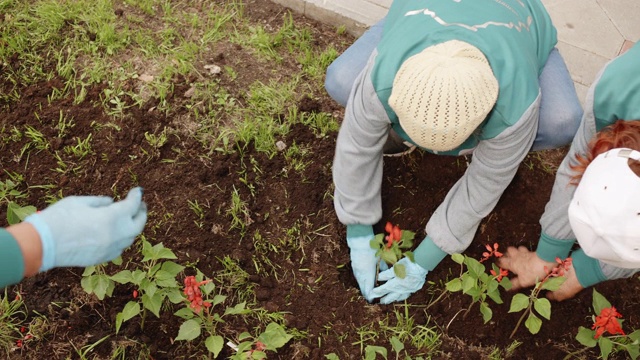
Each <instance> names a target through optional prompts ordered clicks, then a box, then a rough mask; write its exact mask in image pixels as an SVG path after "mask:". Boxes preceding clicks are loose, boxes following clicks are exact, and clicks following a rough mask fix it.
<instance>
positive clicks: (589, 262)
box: [571, 249, 607, 288]
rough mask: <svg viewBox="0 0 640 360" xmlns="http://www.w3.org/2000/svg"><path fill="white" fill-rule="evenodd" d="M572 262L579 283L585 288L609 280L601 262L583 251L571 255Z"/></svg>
mask: <svg viewBox="0 0 640 360" xmlns="http://www.w3.org/2000/svg"><path fill="white" fill-rule="evenodd" d="M571 262H572V264H573V268H574V269H575V271H576V277H578V282H579V283H580V285H582V287H583V288H588V287H589V286H593V285H595V284H597V283H601V282H603V281H606V280H607V277H606V276H604V273H603V272H602V268H601V267H600V262H599V261H598V260H596V259H594V258H591V257H589V256H588V255H587V254H585V253H584V251H582V249H578V250H576V251H574V252H573V253H571Z"/></svg>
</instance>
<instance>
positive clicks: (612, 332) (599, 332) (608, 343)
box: [567, 289, 640, 360]
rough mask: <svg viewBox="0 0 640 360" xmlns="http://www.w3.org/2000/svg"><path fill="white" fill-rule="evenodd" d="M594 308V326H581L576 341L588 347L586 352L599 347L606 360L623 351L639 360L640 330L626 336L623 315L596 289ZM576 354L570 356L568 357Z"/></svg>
mask: <svg viewBox="0 0 640 360" xmlns="http://www.w3.org/2000/svg"><path fill="white" fill-rule="evenodd" d="M592 307H593V311H594V315H592V320H593V325H591V328H585V327H583V326H580V328H579V329H578V335H577V336H576V340H578V341H579V342H580V344H582V345H584V346H585V347H586V348H585V349H584V350H587V349H590V348H594V347H596V346H598V347H599V348H600V356H602V358H603V359H605V360H606V359H607V358H608V357H609V355H611V354H612V353H616V352H621V351H626V352H627V353H628V354H629V356H630V357H631V358H632V359H637V358H638V357H639V356H640V330H635V331H633V332H631V333H630V334H625V332H624V330H623V329H622V321H623V320H622V314H620V313H619V312H618V311H617V310H616V308H615V307H614V306H612V305H611V303H610V302H609V301H608V300H607V299H606V298H605V297H604V296H602V294H600V293H599V292H597V291H596V290H595V289H593V300H592ZM584 350H582V351H584ZM582 351H579V352H582ZM575 354H576V353H572V354H569V355H568V356H567V357H569V356H572V355H575Z"/></svg>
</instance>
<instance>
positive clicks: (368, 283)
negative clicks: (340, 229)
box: [347, 225, 379, 302]
mask: <svg viewBox="0 0 640 360" xmlns="http://www.w3.org/2000/svg"><path fill="white" fill-rule="evenodd" d="M373 237H374V235H373V226H371V225H347V245H349V249H350V250H351V252H350V254H351V268H352V269H353V276H355V278H356V281H357V282H358V286H359V287H360V291H361V292H362V296H364V298H365V299H366V300H367V301H368V302H371V301H372V300H373V296H372V295H371V290H373V286H374V285H375V281H376V267H377V265H378V260H379V258H378V257H376V250H375V249H372V248H371V244H370V242H371V240H372V239H373Z"/></svg>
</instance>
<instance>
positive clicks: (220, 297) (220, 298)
mask: <svg viewBox="0 0 640 360" xmlns="http://www.w3.org/2000/svg"><path fill="white" fill-rule="evenodd" d="M226 299H227V297H226V296H225V295H216V296H214V297H213V300H212V301H211V306H216V305H218V304H221V303H222V302H224V301H225V300H226Z"/></svg>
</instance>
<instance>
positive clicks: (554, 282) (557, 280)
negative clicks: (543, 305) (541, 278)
mask: <svg viewBox="0 0 640 360" xmlns="http://www.w3.org/2000/svg"><path fill="white" fill-rule="evenodd" d="M565 281H567V278H566V277H564V276H558V277H552V278H549V279H547V281H545V282H544V284H542V289H544V290H549V291H556V290H558V289H560V286H561V285H562V284H563V283H564V282H565Z"/></svg>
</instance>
